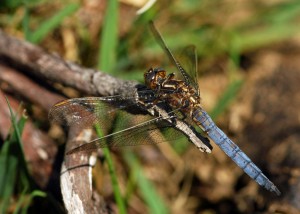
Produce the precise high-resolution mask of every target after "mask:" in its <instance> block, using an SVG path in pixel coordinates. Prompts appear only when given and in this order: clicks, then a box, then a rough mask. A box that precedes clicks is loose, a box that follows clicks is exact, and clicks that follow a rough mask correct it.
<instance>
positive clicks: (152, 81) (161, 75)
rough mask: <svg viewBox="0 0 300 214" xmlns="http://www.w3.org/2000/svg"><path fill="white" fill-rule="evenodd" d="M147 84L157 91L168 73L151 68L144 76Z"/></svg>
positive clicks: (160, 69)
mask: <svg viewBox="0 0 300 214" xmlns="http://www.w3.org/2000/svg"><path fill="white" fill-rule="evenodd" d="M144 79H145V84H146V86H147V87H148V88H150V89H157V88H158V87H159V86H160V85H161V83H162V82H163V80H165V79H166V71H165V70H163V69H162V68H154V69H153V68H150V69H149V70H148V71H147V72H145V74H144Z"/></svg>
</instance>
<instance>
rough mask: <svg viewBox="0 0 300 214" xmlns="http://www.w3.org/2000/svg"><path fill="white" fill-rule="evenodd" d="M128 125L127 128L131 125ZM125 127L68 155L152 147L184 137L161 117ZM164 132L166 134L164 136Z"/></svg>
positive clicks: (84, 144)
mask: <svg viewBox="0 0 300 214" xmlns="http://www.w3.org/2000/svg"><path fill="white" fill-rule="evenodd" d="M138 117H140V116H138ZM139 119H142V120H144V118H137V117H135V120H139ZM131 122H133V121H129V122H128V123H131ZM128 123H127V124H126V126H127V125H129V124H128ZM135 123H136V121H135ZM131 124H134V123H131ZM123 126H124V124H122V125H121V126H118V128H117V129H118V130H117V131H115V130H114V132H113V133H112V134H109V135H106V136H104V137H101V138H97V139H95V140H92V141H91V142H89V143H83V144H82V145H80V146H78V147H76V148H74V149H71V150H70V151H69V152H67V154H73V153H77V152H81V151H84V152H90V151H95V150H97V149H99V148H103V147H110V148H112V147H121V146H136V145H145V144H148V145H149V144H150V145H151V144H157V143H162V142H167V141H170V140H172V139H173V140H174V139H178V138H181V137H184V135H183V134H182V133H181V132H179V131H177V130H175V129H174V128H172V127H173V126H172V125H171V124H170V123H167V122H166V121H164V120H163V119H162V118H161V117H157V118H154V119H151V120H147V121H145V122H141V123H138V124H137V125H133V126H130V127H129V128H125V129H123ZM162 132H163V133H164V134H162Z"/></svg>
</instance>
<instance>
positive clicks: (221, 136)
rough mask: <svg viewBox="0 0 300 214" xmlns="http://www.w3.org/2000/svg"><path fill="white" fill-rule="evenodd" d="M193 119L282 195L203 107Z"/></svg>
mask: <svg viewBox="0 0 300 214" xmlns="http://www.w3.org/2000/svg"><path fill="white" fill-rule="evenodd" d="M192 117H193V120H194V121H195V122H196V123H197V124H198V125H199V126H200V127H201V128H202V130H203V131H204V132H206V133H207V135H208V136H209V138H210V139H212V140H213V141H214V142H215V143H216V144H217V145H218V146H219V147H220V148H221V149H222V150H223V151H224V152H225V153H226V155H228V156H229V157H230V158H231V159H232V160H233V161H234V162H235V163H236V164H237V165H238V166H239V167H240V168H241V169H243V170H244V172H245V173H246V174H248V175H249V176H250V177H251V178H252V179H253V180H255V181H256V182H257V183H258V184H259V185H261V186H263V187H264V188H266V189H267V190H269V191H271V192H275V193H276V194H277V195H280V194H281V193H280V191H279V190H278V188H277V187H276V186H275V185H274V184H273V183H272V182H271V181H270V180H269V179H268V178H267V177H266V176H265V175H264V174H263V173H262V171H261V170H260V169H259V168H258V167H257V166H256V165H255V164H254V163H253V162H252V161H251V159H250V158H249V157H248V156H247V155H246V154H245V153H244V152H243V151H242V150H241V149H240V148H239V147H238V146H237V145H236V144H235V143H234V142H232V140H230V139H229V138H228V137H227V135H226V134H225V133H224V132H223V131H222V130H221V129H219V128H218V127H217V126H216V124H215V123H214V122H213V120H212V119H211V117H210V116H209V115H208V114H207V112H206V111H204V110H203V109H201V108H198V109H196V110H195V111H194V112H193V115H192Z"/></svg>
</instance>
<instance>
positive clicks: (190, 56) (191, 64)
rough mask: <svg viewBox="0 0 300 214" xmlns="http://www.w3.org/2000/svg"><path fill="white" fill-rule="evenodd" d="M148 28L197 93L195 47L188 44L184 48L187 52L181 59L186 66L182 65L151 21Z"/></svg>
mask: <svg viewBox="0 0 300 214" xmlns="http://www.w3.org/2000/svg"><path fill="white" fill-rule="evenodd" d="M149 26H150V29H151V31H152V33H153V35H154V37H155V39H156V40H157V42H158V44H159V45H160V46H161V47H162V49H163V50H164V51H165V53H166V54H167V56H168V57H169V59H170V61H171V62H172V63H173V64H174V65H175V66H176V68H177V70H178V71H179V72H180V73H181V75H182V76H183V78H184V81H185V82H186V83H187V84H189V85H192V86H193V87H195V89H196V90H197V92H198V93H199V87H198V84H197V79H196V78H197V54H196V48H195V46H188V47H187V48H186V49H185V50H184V54H187V55H186V56H185V57H182V59H186V60H184V61H185V62H186V63H187V66H188V67H182V65H181V64H180V63H179V61H178V60H177V59H176V58H175V57H174V55H173V54H172V52H171V51H170V49H169V48H168V46H167V45H166V43H165V41H164V39H163V38H162V36H161V34H160V33H159V31H158V30H157V28H156V27H155V25H154V23H153V21H150V22H149ZM185 69H190V70H189V72H186V70H185Z"/></svg>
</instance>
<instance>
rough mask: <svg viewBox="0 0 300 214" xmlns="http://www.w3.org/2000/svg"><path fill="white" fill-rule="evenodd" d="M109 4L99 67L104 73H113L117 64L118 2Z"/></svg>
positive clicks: (101, 43) (101, 42)
mask: <svg viewBox="0 0 300 214" xmlns="http://www.w3.org/2000/svg"><path fill="white" fill-rule="evenodd" d="M107 4H108V5H107V10H106V14H105V17H104V23H103V28H102V36H101V41H100V54H99V60H98V66H97V67H98V69H101V70H103V71H106V72H112V68H113V67H114V66H115V64H116V48H117V45H118V1H117V0H110V1H108V2H107Z"/></svg>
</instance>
